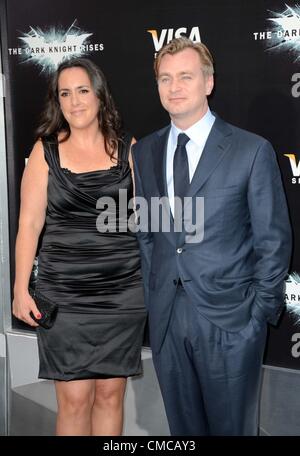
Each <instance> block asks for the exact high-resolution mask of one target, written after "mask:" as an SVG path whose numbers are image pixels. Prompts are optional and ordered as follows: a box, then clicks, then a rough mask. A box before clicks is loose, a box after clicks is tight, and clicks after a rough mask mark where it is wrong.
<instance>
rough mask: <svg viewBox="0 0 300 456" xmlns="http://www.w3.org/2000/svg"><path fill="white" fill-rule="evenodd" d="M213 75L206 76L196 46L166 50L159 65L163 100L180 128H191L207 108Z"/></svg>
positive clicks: (163, 103)
mask: <svg viewBox="0 0 300 456" xmlns="http://www.w3.org/2000/svg"><path fill="white" fill-rule="evenodd" d="M213 85H214V80H213V76H205V75H204V73H203V66H202V63H201V61H200V57H199V55H198V53H197V51H195V50H194V49H192V48H186V49H184V50H183V51H179V52H178V53H177V54H173V55H171V54H166V55H165V56H164V57H163V58H162V59H161V63H160V65H159V69H158V91H159V96H160V101H161V103H162V105H163V107H164V108H165V109H166V111H168V112H169V114H170V117H171V119H172V120H173V122H174V123H175V125H176V126H178V127H179V128H184V129H186V128H188V127H190V126H191V125H193V124H194V123H195V122H197V121H198V120H200V119H201V118H202V117H203V116H204V114H205V113H206V111H207V108H208V103H207V95H209V94H210V93H211V91H212V89H213Z"/></svg>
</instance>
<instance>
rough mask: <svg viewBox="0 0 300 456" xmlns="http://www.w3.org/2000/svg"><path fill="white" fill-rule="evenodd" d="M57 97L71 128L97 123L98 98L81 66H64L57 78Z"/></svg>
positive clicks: (82, 127) (85, 126) (80, 127)
mask: <svg viewBox="0 0 300 456" xmlns="http://www.w3.org/2000/svg"><path fill="white" fill-rule="evenodd" d="M58 99H59V103H60V107H61V110H62V113H63V115H64V117H65V119H66V121H67V122H68V124H69V126H70V128H71V129H75V128H76V129H84V128H87V127H90V126H91V125H94V124H95V125H96V124H97V125H98V112H99V107H100V101H99V98H98V97H97V96H96V93H95V91H94V88H93V86H92V84H91V81H90V78H89V76H88V74H87V72H86V71H85V70H84V69H83V68H81V67H72V68H66V69H65V70H63V71H62V72H61V73H60V75H59V78H58Z"/></svg>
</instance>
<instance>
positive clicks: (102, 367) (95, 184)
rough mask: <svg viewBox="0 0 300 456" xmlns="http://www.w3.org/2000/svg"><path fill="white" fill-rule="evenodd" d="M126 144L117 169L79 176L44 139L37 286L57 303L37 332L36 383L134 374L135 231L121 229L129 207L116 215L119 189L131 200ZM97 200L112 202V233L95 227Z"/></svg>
mask: <svg viewBox="0 0 300 456" xmlns="http://www.w3.org/2000/svg"><path fill="white" fill-rule="evenodd" d="M130 139H131V138H130V137H129V136H128V135H127V136H125V137H124V141H123V142H122V143H120V146H119V155H118V163H117V164H116V165H114V166H112V167H111V168H110V169H108V170H97V171H92V172H85V173H73V172H72V171H70V170H68V169H65V168H62V167H61V165H60V159H59V148H58V144H57V140H56V138H54V139H53V138H52V139H49V140H47V141H43V146H44V152H45V159H46V161H47V163H48V165H49V180H48V206H47V213H46V225H45V233H44V236H43V240H42V245H41V249H40V251H39V268H38V279H37V285H36V286H37V289H38V290H39V291H41V292H42V293H43V294H45V295H46V296H47V297H48V298H50V299H51V300H53V301H55V302H57V303H58V306H59V311H58V315H57V318H56V322H55V324H54V326H53V327H52V328H51V329H48V330H45V329H43V328H41V327H39V328H38V330H37V334H38V345H39V355H40V372H39V377H40V378H48V379H49V378H51V379H56V380H73V379H83V378H107V377H116V376H117V377H119V376H125V377H127V376H130V375H136V374H139V373H141V359H140V353H141V345H142V340H143V333H144V325H145V319H146V311H145V307H144V300H143V286H142V280H141V271H140V255H139V249H138V244H137V240H136V235H135V233H133V232H131V231H130V230H129V229H128V228H127V229H126V228H124V227H125V226H126V224H127V221H128V219H129V217H132V216H133V214H132V210H131V209H129V210H127V211H125V212H124V210H123V212H122V210H121V211H119V190H123V191H124V190H126V191H127V198H128V200H129V199H130V198H132V196H133V184H132V178H131V171H130V167H129V164H128V150H129V147H130ZM100 197H110V198H112V200H111V202H115V205H113V204H112V205H111V206H112V209H110V227H111V226H115V230H114V231H113V232H108V233H103V232H99V230H98V229H97V220H98V217H99V216H101V210H103V209H100V208H97V201H98V199H99V198H100ZM102 207H103V205H102ZM114 207H115V209H116V210H115V211H114V210H113V209H114ZM106 209H107V208H106V206H104V210H106ZM102 215H103V214H102ZM125 230H126V231H125ZM124 231H125V232H124Z"/></svg>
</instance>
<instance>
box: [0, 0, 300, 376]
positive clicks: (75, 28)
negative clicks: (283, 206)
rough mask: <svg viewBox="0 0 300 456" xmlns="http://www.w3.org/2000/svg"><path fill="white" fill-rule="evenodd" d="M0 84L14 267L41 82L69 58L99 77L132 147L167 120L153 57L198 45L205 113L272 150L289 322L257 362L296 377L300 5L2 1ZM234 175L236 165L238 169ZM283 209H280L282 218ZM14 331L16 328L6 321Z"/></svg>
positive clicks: (234, 0) (230, 0) (299, 339)
mask: <svg viewBox="0 0 300 456" xmlns="http://www.w3.org/2000/svg"><path fill="white" fill-rule="evenodd" d="M0 3H1V7H2V10H1V14H2V15H6V20H4V18H3V17H2V23H1V39H2V51H3V56H4V63H5V66H4V75H5V86H6V98H5V103H6V110H7V138H8V175H9V183H8V185H9V205H10V229H11V254H12V255H11V261H12V270H13V267H14V264H13V256H14V253H13V250H14V241H15V234H16V229H17V213H18V209H19V186H20V179H21V175H22V172H23V169H24V166H25V159H26V157H28V155H29V153H30V150H31V148H32V145H33V139H34V130H35V127H36V125H37V122H38V117H39V114H40V112H41V109H42V106H43V103H44V99H45V93H46V87H47V80H48V77H49V75H50V74H51V72H52V71H53V70H54V69H55V68H56V66H57V64H58V63H59V62H60V61H61V60H63V59H65V58H68V57H69V56H72V55H77V56H88V57H90V58H91V59H92V60H93V61H94V62H95V63H97V64H98V65H99V66H100V67H101V68H102V70H103V71H104V73H105V74H106V76H107V78H108V80H109V84H110V87H111V89H112V92H113V95H114V98H115V100H116V102H117V105H118V107H119V110H120V112H121V114H122V117H123V119H124V122H125V125H126V126H127V128H128V129H129V130H131V131H132V132H133V134H134V135H135V137H136V138H137V139H138V138H140V137H142V136H143V135H145V134H148V133H150V132H151V131H153V130H155V129H158V128H161V127H162V126H164V125H166V124H167V123H168V121H169V119H168V116H167V114H166V113H165V112H164V111H163V109H162V108H161V106H160V102H159V99H158V95H157V88H156V82H155V78H154V73H153V59H154V57H155V53H156V52H157V51H158V50H159V49H160V47H161V46H162V45H164V44H165V43H167V42H168V41H170V40H171V39H172V38H173V37H177V36H180V35H182V34H184V35H187V36H188V37H190V38H191V39H192V40H193V41H202V42H203V43H205V44H206V45H207V46H208V47H209V49H210V50H211V51H212V54H213V56H214V59H215V66H216V88H215V91H214V94H213V96H212V97H211V100H210V105H211V108H212V109H213V110H214V111H216V112H217V113H218V114H219V115H220V116H221V117H223V118H224V119H225V120H227V121H229V122H232V123H234V124H236V125H237V126H239V127H242V128H246V129H248V130H251V131H253V132H255V133H258V134H260V135H262V136H264V137H266V138H267V139H268V140H270V141H271V142H272V144H273V146H274V148H275V150H276V153H277V157H278V162H279V165H280V168H281V171H282V176H283V181H284V185H285V189H286V194H287V198H288V203H289V208H290V215H291V221H292V225H293V231H294V255H293V259H292V263H291V269H290V275H289V278H288V280H287V282H286V303H287V311H286V312H285V314H284V316H283V318H282V320H281V322H280V325H279V326H278V327H277V328H270V334H269V341H268V347H267V351H266V356H265V363H266V364H270V365H274V366H282V367H289V368H294V369H299V368H300V245H299V242H300V230H299V228H300V217H299V209H298V208H299V204H300V203H299V199H298V197H299V195H300V192H299V188H300V128H299V119H300V66H299V64H300V5H299V4H298V3H297V1H295V0H284V1H276V0H270V1H267V0H252V1H249V2H245V1H241V0H225V1H224V0H196V1H193V0H184V1H182V0H151V1H148V2H147V1H146V2H141V1H135V0H126V1H124V2H116V1H112V2H109V1H107V0H102V1H99V0H88V1H86V2H82V1H81V0H80V1H79V0H64V1H61V0H52V1H51V2H49V1H48V0H26V1H23V2H20V1H19V0H9V1H5V0H1V2H0ZM237 166H238V164H237ZM278 210H280V208H278ZM14 324H15V326H18V323H17V322H16V321H15V322H14Z"/></svg>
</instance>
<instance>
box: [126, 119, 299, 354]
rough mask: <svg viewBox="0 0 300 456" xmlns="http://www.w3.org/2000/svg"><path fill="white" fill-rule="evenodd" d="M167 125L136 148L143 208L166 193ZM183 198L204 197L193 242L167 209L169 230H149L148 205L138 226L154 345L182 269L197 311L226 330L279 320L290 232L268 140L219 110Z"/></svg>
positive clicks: (137, 181) (164, 324)
mask: <svg viewBox="0 0 300 456" xmlns="http://www.w3.org/2000/svg"><path fill="white" fill-rule="evenodd" d="M169 131H170V127H166V128H164V129H162V130H160V131H157V132H155V133H153V134H151V135H149V136H147V137H145V138H143V139H141V140H140V141H138V143H137V144H136V145H135V146H134V147H133V159H134V170H135V185H136V195H137V196H141V197H144V198H145V199H146V200H147V202H148V204H149V208H150V204H151V198H152V197H162V196H167V186H166V146H167V140H168V135H169ZM187 196H190V197H191V198H192V199H193V200H195V198H196V197H204V237H203V239H202V240H201V241H200V242H196V243H194V242H188V241H187V239H188V237H187V235H186V233H185V232H184V231H183V232H182V233H180V234H178V233H174V230H173V218H172V216H171V215H170V214H169V213H168V216H169V217H170V226H171V230H170V231H169V232H163V230H162V229H161V225H160V226H159V229H158V230H156V232H150V231H151V227H150V225H151V222H153V220H151V217H152V218H153V217H154V215H153V212H152V213H151V211H150V209H149V214H148V215H149V220H148V225H147V226H146V227H145V226H144V228H143V229H144V230H145V231H147V230H148V233H145V232H144V233H142V232H139V233H138V238H139V242H140V248H141V254H142V270H143V276H144V287H145V295H146V305H147V307H148V310H149V324H150V341H151V346H152V349H153V350H155V351H159V349H160V347H161V345H162V342H163V340H164V336H165V333H166V329H167V326H168V322H169V318H170V314H171V310H172V304H173V301H174V297H175V292H176V283H177V280H178V278H179V277H180V278H181V281H182V283H183V285H184V288H185V290H186V293H187V294H188V296H189V297H190V298H191V299H192V301H193V303H194V305H196V306H197V309H198V311H199V312H200V313H201V314H202V315H203V316H204V317H205V318H207V319H208V320H210V321H211V322H212V323H214V324H215V325H217V326H219V327H221V328H223V329H225V330H228V331H239V330H240V329H242V328H243V327H244V326H246V325H247V324H248V322H249V319H250V318H251V317H252V316H255V318H258V319H260V320H262V319H265V320H268V321H269V322H271V323H273V324H276V322H277V320H278V318H279V316H280V314H281V311H282V308H283V306H284V297H283V293H284V279H285V277H286V274H287V271H288V266H289V261H290V253H291V231H290V223H289V216H288V210H287V205H286V199H285V195H284V191H283V187H282V182H281V176H280V172H279V168H278V165H277V161H276V156H275V153H274V150H273V148H272V146H271V144H270V143H269V142H268V141H267V140H265V139H264V138H262V137H259V136H257V135H254V134H252V133H249V132H247V131H245V130H241V129H239V128H237V127H234V126H232V125H230V124H228V123H226V122H224V121H223V120H221V119H220V118H219V117H217V118H216V120H215V123H214V125H213V127H212V130H211V132H210V135H209V137H208V139H207V142H206V145H205V148H204V150H203V153H202V156H201V159H200V161H199V164H198V167H197V169H196V171H195V174H194V176H193V179H192V182H191V185H190V188H189V190H188V192H187ZM164 210H165V211H168V205H167V204H165V205H164ZM155 217H156V216H155ZM155 222H156V223H158V221H157V220H156V221H155Z"/></svg>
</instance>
